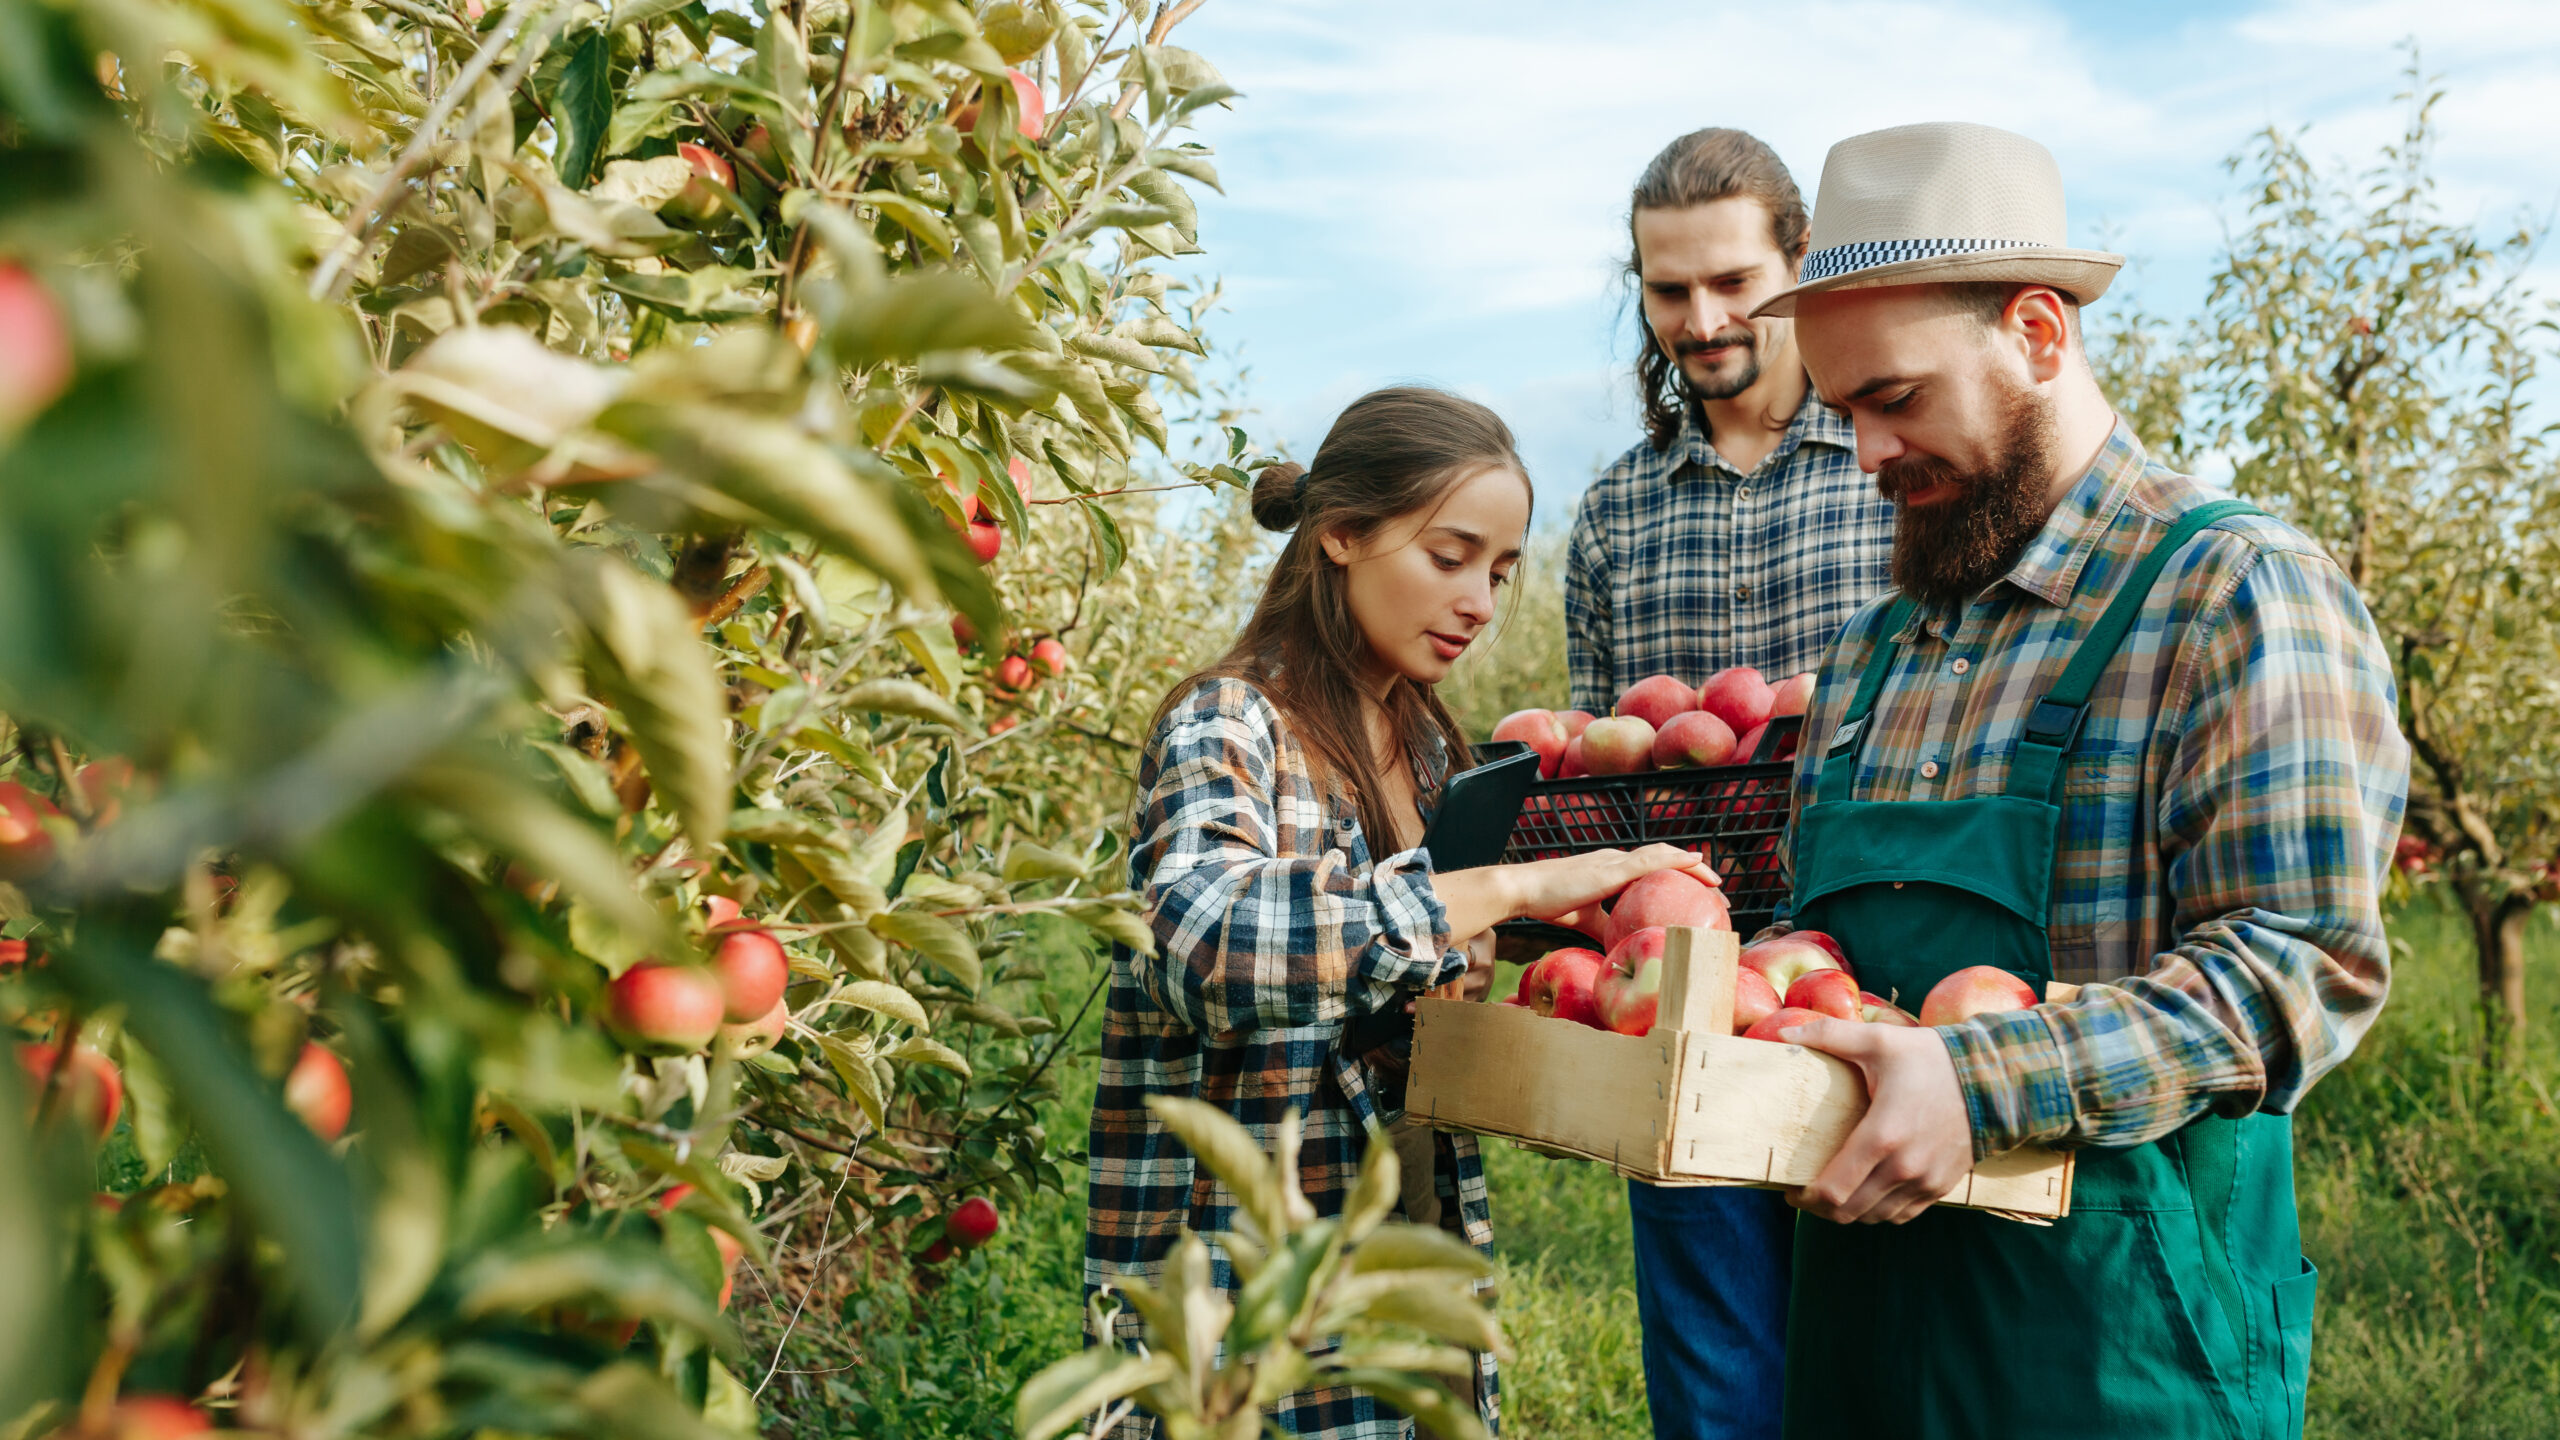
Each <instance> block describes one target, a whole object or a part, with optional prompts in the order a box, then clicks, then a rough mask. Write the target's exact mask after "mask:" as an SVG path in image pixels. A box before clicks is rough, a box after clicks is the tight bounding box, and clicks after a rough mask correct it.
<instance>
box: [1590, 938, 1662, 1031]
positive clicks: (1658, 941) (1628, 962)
mask: <svg viewBox="0 0 2560 1440" xmlns="http://www.w3.org/2000/svg"><path fill="white" fill-rule="evenodd" d="M1669 942H1670V932H1669V931H1667V930H1665V929H1663V928H1662V927H1661V926H1659V925H1653V926H1648V927H1646V928H1644V929H1642V930H1630V931H1628V932H1627V934H1626V935H1625V937H1624V938H1622V939H1620V940H1619V941H1618V943H1617V944H1615V945H1612V946H1610V947H1609V959H1608V961H1607V966H1608V968H1607V970H1606V971H1605V972H1603V975H1602V978H1601V981H1600V988H1599V1002H1600V1022H1601V1024H1602V1025H1603V1026H1604V1027H1605V1028H1607V1029H1610V1030H1615V1031H1617V1032H1618V1033H1619V1034H1621V1035H1643V1034H1646V1033H1648V1032H1649V1031H1651V1030H1652V1029H1653V1023H1654V1020H1655V1018H1656V1017H1657V1016H1658V1015H1659V1014H1660V1013H1661V1009H1662V966H1661V964H1660V963H1658V962H1660V961H1661V959H1662V952H1663V948H1664V947H1665V946H1666V945H1667V944H1669Z"/></svg>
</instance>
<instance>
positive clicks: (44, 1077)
mask: <svg viewBox="0 0 2560 1440" xmlns="http://www.w3.org/2000/svg"><path fill="white" fill-rule="evenodd" d="M61 1053H62V1051H61V1047H60V1046H57V1045H55V1044H54V1043H53V1042H52V1041H50V1040H30V1041H28V1042H26V1043H25V1044H22V1045H20V1046H19V1047H18V1068H19V1069H21V1070H24V1071H26V1072H27V1089H28V1091H29V1092H30V1093H31V1094H32V1095H33V1097H34V1102H35V1109H36V1113H43V1112H44V1111H45V1110H46V1109H47V1106H46V1098H47V1097H46V1090H47V1087H48V1085H49V1083H50V1082H51V1081H52V1079H53V1066H54V1060H55V1057H57V1056H59V1055H60V1054H61ZM50 1109H51V1111H52V1113H54V1114H57V1115H69V1116H71V1117H72V1118H73V1119H75V1120H77V1121H79V1123H80V1124H82V1125H83V1126H85V1127H87V1129H88V1131H89V1133H90V1135H92V1136H93V1137H95V1138H97V1139H100V1140H104V1139H106V1138H107V1135H108V1133H109V1132H110V1131H112V1130H114V1129H115V1128H116V1116H117V1115H119V1114H121V1113H123V1111H124V1074H123V1072H122V1071H119V1070H117V1069H116V1066H115V1062H114V1061H112V1060H109V1059H108V1058H107V1057H106V1056H104V1055H101V1054H99V1053H98V1052H97V1051H95V1050H92V1049H90V1048H89V1047H88V1046H86V1045H74V1046H73V1047H71V1073H70V1074H68V1075H66V1076H64V1077H63V1079H62V1093H61V1094H60V1095H58V1096H55V1097H53V1099H52V1104H51V1107H50Z"/></svg>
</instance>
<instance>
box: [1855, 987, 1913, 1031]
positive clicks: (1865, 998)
mask: <svg viewBox="0 0 2560 1440" xmlns="http://www.w3.org/2000/svg"><path fill="white" fill-rule="evenodd" d="M1858 1018H1859V1019H1861V1020H1864V1021H1866V1022H1867V1023H1868V1024H1870V1025H1914V1026H1916V1025H1918V1024H1919V1023H1920V1021H1919V1018H1918V1017H1917V1016H1915V1015H1913V1014H1912V1013H1911V1012H1910V1011H1908V1010H1905V1009H1903V1008H1902V1007H1901V1006H1899V1005H1896V1004H1894V1003H1893V1002H1892V1001H1890V1000H1887V999H1886V998H1884V997H1883V996H1881V995H1871V994H1869V993H1867V992H1866V991H1864V990H1861V991H1859V992H1858Z"/></svg>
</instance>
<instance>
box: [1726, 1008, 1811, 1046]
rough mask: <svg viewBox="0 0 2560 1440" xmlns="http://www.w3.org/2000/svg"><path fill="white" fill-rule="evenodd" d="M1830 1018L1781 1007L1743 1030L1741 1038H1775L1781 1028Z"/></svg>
mask: <svg viewBox="0 0 2560 1440" xmlns="http://www.w3.org/2000/svg"><path fill="white" fill-rule="evenodd" d="M1831 1018H1832V1017H1831V1016H1828V1015H1817V1014H1815V1013H1813V1012H1812V1011H1810V1010H1797V1009H1792V1008H1786V1007H1781V1008H1780V1009H1778V1010H1777V1011H1775V1012H1773V1013H1771V1014H1770V1015H1769V1016H1768V1017H1767V1018H1765V1019H1763V1020H1762V1021H1761V1022H1760V1023H1759V1024H1757V1025H1754V1026H1752V1027H1751V1028H1750V1029H1748V1030H1745V1031H1743V1032H1742V1038H1743V1039H1745V1040H1776V1039H1778V1032H1779V1031H1781V1030H1786V1029H1790V1028H1792V1027H1794V1026H1797V1025H1802V1024H1804V1023H1805V1022H1806V1021H1808V1020H1828V1019H1831ZM1781 1043H1784V1042H1781Z"/></svg>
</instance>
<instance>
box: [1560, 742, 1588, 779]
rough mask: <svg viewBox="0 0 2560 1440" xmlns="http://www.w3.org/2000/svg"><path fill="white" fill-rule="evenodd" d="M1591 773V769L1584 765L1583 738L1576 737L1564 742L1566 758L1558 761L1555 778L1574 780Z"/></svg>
mask: <svg viewBox="0 0 2560 1440" xmlns="http://www.w3.org/2000/svg"><path fill="white" fill-rule="evenodd" d="M1590 773H1591V767H1590V766H1588V765H1585V764H1583V763H1582V737H1581V736H1579V735H1576V736H1574V737H1573V738H1572V739H1570V740H1567V741H1566V742H1564V756H1563V758H1562V759H1559V760H1558V761H1556V775H1555V778H1557V779H1558V780H1572V779H1577V778H1579V777H1581V776H1584V775H1588V774H1590Z"/></svg>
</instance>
